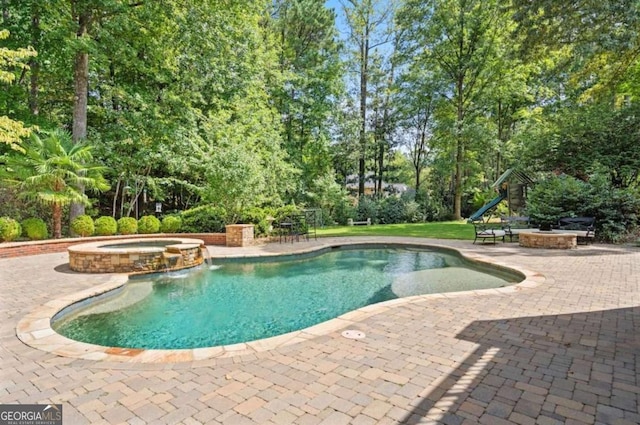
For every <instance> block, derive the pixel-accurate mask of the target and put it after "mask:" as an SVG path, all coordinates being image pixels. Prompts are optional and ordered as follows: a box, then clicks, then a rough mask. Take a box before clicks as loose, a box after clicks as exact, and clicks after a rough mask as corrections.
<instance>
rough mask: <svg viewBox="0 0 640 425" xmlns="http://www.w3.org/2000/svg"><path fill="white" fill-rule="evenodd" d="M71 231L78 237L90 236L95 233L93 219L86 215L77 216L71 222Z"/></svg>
mask: <svg viewBox="0 0 640 425" xmlns="http://www.w3.org/2000/svg"><path fill="white" fill-rule="evenodd" d="M71 231H72V232H73V233H75V234H76V235H78V236H82V237H86V236H91V235H93V233H94V232H95V231H96V228H95V226H94V224H93V219H92V218H91V217H89V216H88V215H86V214H83V215H79V216H77V217H76V218H74V219H73V221H72V222H71Z"/></svg>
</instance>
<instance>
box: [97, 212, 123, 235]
mask: <svg viewBox="0 0 640 425" xmlns="http://www.w3.org/2000/svg"><path fill="white" fill-rule="evenodd" d="M93 224H94V225H95V227H96V235H98V236H113V235H115V234H116V233H117V232H118V222H117V221H116V219H115V218H113V217H111V216H108V215H105V216H102V217H98V218H96V221H95V222H94V223H93Z"/></svg>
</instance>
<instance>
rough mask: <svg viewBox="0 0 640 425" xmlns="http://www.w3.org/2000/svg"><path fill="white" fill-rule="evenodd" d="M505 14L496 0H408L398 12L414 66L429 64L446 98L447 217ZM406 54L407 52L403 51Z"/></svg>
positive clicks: (456, 207) (457, 201) (458, 204)
mask: <svg viewBox="0 0 640 425" xmlns="http://www.w3.org/2000/svg"><path fill="white" fill-rule="evenodd" d="M508 19H509V17H508V14H507V13H506V10H505V9H504V7H502V6H501V2H498V1H494V0H492V1H480V0H455V1H445V0H429V1H417V0H409V1H407V3H406V4H405V6H404V8H403V11H402V13H401V16H400V24H401V26H403V27H404V29H405V30H406V32H407V34H408V37H407V41H406V43H405V46H404V47H405V49H407V50H409V51H411V54H412V55H413V56H414V57H415V60H416V66H431V67H434V69H435V70H436V72H437V73H438V76H439V78H440V81H441V85H440V89H439V92H440V95H441V96H442V97H443V98H444V99H446V100H447V104H448V106H447V108H448V110H449V113H450V114H451V116H452V121H453V125H452V128H451V130H450V132H449V135H448V136H449V137H450V140H451V142H452V143H453V148H454V149H453V150H454V152H453V155H454V161H453V162H454V172H453V195H454V202H453V215H454V218H456V219H460V218H461V217H462V215H461V211H462V194H463V190H464V180H465V175H466V173H465V163H466V160H467V159H468V152H469V151H473V150H474V149H475V147H474V140H475V137H477V136H478V134H479V133H477V132H474V131H473V130H474V128H473V126H472V125H471V124H472V122H473V121H474V119H475V118H477V116H478V113H479V112H481V110H480V109H479V108H478V107H477V104H478V102H479V101H480V100H481V98H482V96H483V94H484V93H485V91H486V88H487V85H488V83H489V82H490V81H492V80H495V78H496V75H495V74H494V73H493V69H494V68H493V65H494V63H493V62H494V61H495V60H496V46H497V45H498V44H500V43H503V42H506V37H507V35H508V34H507V28H508V25H505V23H506V22H508ZM406 54H407V53H406Z"/></svg>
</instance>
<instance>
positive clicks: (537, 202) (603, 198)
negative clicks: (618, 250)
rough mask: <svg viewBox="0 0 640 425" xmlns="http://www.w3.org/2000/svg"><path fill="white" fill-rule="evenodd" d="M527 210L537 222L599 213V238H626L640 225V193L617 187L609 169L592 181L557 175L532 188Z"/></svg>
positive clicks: (593, 175) (596, 174) (597, 220)
mask: <svg viewBox="0 0 640 425" xmlns="http://www.w3.org/2000/svg"><path fill="white" fill-rule="evenodd" d="M527 212H528V214H529V216H530V217H531V221H532V222H534V223H537V224H540V223H551V224H554V223H556V222H557V221H558V219H559V218H561V217H595V219H596V223H595V225H596V237H597V238H598V239H599V240H603V241H608V242H622V241H624V240H625V238H626V237H627V235H628V234H629V233H630V232H633V231H635V229H636V228H637V227H638V226H639V225H640V222H639V218H638V215H639V213H640V194H639V193H638V192H637V190H634V189H631V188H619V187H614V186H613V185H612V183H611V180H610V177H609V176H608V173H606V172H600V173H594V174H592V175H591V176H589V181H588V182H583V181H581V180H578V179H576V178H574V177H570V176H565V175H563V176H559V177H556V176H554V177H551V178H548V179H547V180H545V181H543V182H540V183H538V184H537V185H536V187H535V188H534V189H533V190H531V191H530V192H529V197H528V199H527Z"/></svg>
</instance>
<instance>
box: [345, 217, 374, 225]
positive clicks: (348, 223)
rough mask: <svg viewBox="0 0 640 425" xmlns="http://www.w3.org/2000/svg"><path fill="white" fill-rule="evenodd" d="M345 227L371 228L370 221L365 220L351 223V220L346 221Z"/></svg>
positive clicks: (368, 219)
mask: <svg viewBox="0 0 640 425" xmlns="http://www.w3.org/2000/svg"><path fill="white" fill-rule="evenodd" d="M347 226H371V219H370V218H367V220H366V221H353V219H351V218H350V219H348V220H347Z"/></svg>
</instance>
